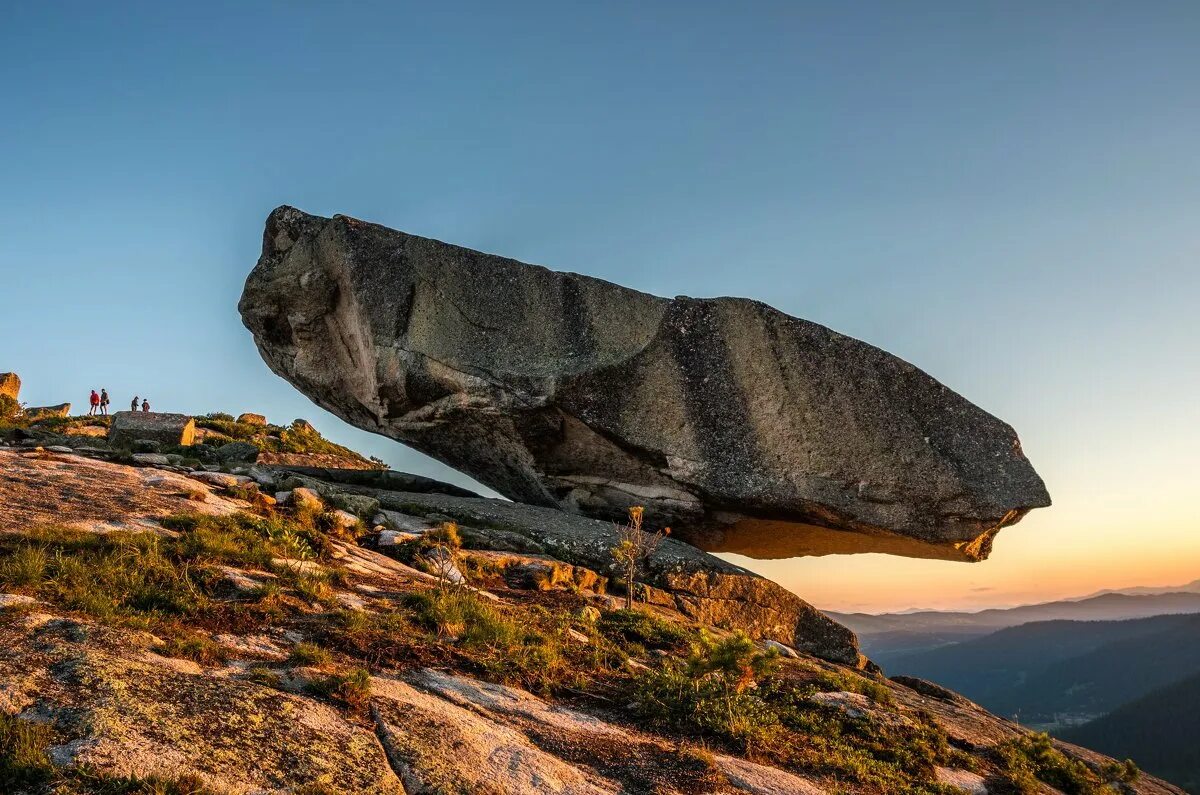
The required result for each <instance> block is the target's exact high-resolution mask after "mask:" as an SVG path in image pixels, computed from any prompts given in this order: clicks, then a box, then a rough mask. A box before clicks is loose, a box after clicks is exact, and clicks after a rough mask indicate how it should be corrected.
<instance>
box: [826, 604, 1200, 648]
mask: <svg viewBox="0 0 1200 795" xmlns="http://www.w3.org/2000/svg"><path fill="white" fill-rule="evenodd" d="M1189 585H1190V584H1189ZM1185 587H1187V586H1185ZM1188 613H1200V591H1196V592H1188V591H1183V592H1175V591H1172V592H1169V593H1147V594H1140V593H1139V594H1129V593H1115V592H1114V593H1106V594H1100V595H1097V596H1090V597H1083V598H1080V599H1067V600H1060V601H1055V602H1043V603H1041V604H1033V605H1022V606H1020V607H1011V608H992V609H988V610H980V611H977V612H965V611H938V610H924V611H919V612H914V613H885V614H882V615H870V614H867V613H828V615H829V616H830V617H831V618H833V619H834V620H836V621H838V622H840V623H842V624H843V625H845V626H848V627H850V629H852V630H854V632H855V633H857V634H858V636H859V639H860V640H861V641H862V645H863V650H864V651H865V652H866V653H867V654H868V655H870V656H872V657H874V658H879V657H881V656H882V657H888V656H892V655H895V654H900V653H909V652H918V651H923V650H925V649H932V648H937V647H939V646H944V645H947V644H950V643H960V642H963V641H966V640H970V639H971V638H974V637H981V636H983V635H986V634H989V633H991V632H995V631H996V630H999V629H1004V628H1006V627H1014V626H1019V625H1021V624H1028V623H1031V622H1035V621H1063V620H1065V621H1124V620H1128V619H1135V618H1149V617H1151V616H1159V615H1179V614H1188ZM881 664H882V663H881ZM885 667H886V666H885Z"/></svg>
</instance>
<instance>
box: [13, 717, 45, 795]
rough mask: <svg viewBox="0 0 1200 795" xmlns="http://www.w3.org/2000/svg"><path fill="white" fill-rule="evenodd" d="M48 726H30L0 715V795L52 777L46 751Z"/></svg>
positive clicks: (31, 785)
mask: <svg viewBox="0 0 1200 795" xmlns="http://www.w3.org/2000/svg"><path fill="white" fill-rule="evenodd" d="M50 743H51V732H50V728H49V727H48V726H44V725H41V724H36V723H30V722H29V721H24V720H20V719H19V718H16V717H14V716H11V715H7V714H4V713H2V712H0V792H16V791H18V790H20V789H22V788H26V787H29V788H33V787H39V786H41V785H42V784H44V783H45V782H47V781H49V780H50V778H51V776H53V774H54V766H53V765H52V764H51V763H50V757H49V756H47V754H46V751H47V749H48V748H49V747H50Z"/></svg>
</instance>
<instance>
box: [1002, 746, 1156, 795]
mask: <svg viewBox="0 0 1200 795" xmlns="http://www.w3.org/2000/svg"><path fill="white" fill-rule="evenodd" d="M993 755H994V757H995V758H996V760H997V761H998V762H999V767H1000V768H1001V770H1002V771H1003V772H1004V775H1005V777H1006V778H1007V779H1008V783H1009V784H1010V785H1011V786H1012V787H1013V788H1014V789H1015V790H1016V791H1017V792H1019V793H1022V795H1025V793H1035V792H1038V791H1040V789H1041V788H1040V786H1039V784H1038V782H1042V783H1044V784H1049V785H1050V786H1051V787H1054V788H1055V789H1059V790H1062V791H1063V792H1065V793H1066V794H1067V795H1101V793H1108V792H1111V791H1112V788H1111V787H1110V786H1108V785H1109V784H1119V783H1130V782H1132V781H1135V780H1136V779H1137V778H1138V776H1139V775H1140V774H1141V771H1140V770H1138V767H1137V765H1135V764H1134V763H1133V762H1131V761H1128V760H1127V761H1126V762H1124V763H1117V762H1114V763H1111V764H1109V765H1106V766H1104V767H1103V768H1102V769H1101V770H1100V771H1099V772H1097V771H1094V770H1092V769H1091V768H1090V767H1088V766H1087V764H1085V763H1084V762H1081V761H1079V760H1078V759H1072V758H1071V757H1069V756H1067V755H1066V754H1064V753H1063V752H1062V751H1059V750H1058V749H1057V748H1055V747H1054V741H1053V740H1052V739H1051V738H1050V736H1049V735H1047V734H1027V735H1023V736H1021V737H1018V738H1016V739H1013V740H1009V741H1007V742H1004V743H1001V744H1000V745H997V746H996V747H995V748H994V749H993Z"/></svg>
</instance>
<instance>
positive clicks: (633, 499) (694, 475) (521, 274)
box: [240, 207, 1049, 559]
mask: <svg viewBox="0 0 1200 795" xmlns="http://www.w3.org/2000/svg"><path fill="white" fill-rule="evenodd" d="M240 310H241V314H242V319H243V322H244V323H245V324H246V326H247V327H248V328H249V329H250V330H251V331H252V332H253V334H254V337H255V341H256V343H257V344H258V348H259V351H260V352H261V354H262V356H263V358H264V359H265V360H266V361H267V363H268V364H269V365H270V366H271V368H272V369H273V370H275V372H277V373H278V374H280V375H281V376H283V377H284V378H286V379H288V380H289V381H291V382H292V383H293V384H294V385H295V386H296V387H297V388H299V389H300V390H301V391H302V392H304V393H305V394H307V395H308V396H309V397H310V398H312V399H313V400H314V401H315V402H316V403H317V404H318V405H321V406H323V407H325V408H327V409H329V410H330V411H332V412H334V413H335V414H338V415H339V416H341V417H342V418H343V419H345V420H347V421H348V422H350V423H352V424H354V425H357V426H359V427H361V428H365V429H368V430H371V431H375V432H377V433H381V434H384V435H387V436H390V437H392V438H394V439H398V440H400V441H403V442H405V443H406V444H409V445H411V446H412V447H415V448H416V449H418V450H421V451H422V452H424V453H427V454H429V455H432V456H434V457H436V458H438V459H440V460H441V461H444V462H446V463H447V464H449V465H451V466H454V467H457V468H458V469H461V470H463V471H464V472H467V473H469V474H471V475H472V476H473V477H475V478H477V479H478V480H480V481H481V482H483V483H485V484H487V485H488V486H491V487H492V488H494V489H496V490H497V491H499V492H501V493H502V494H504V495H506V496H508V497H510V498H512V499H514V500H519V501H521V502H525V503H529V504H534V505H545V506H554V507H558V508H561V509H565V510H568V511H572V512H577V513H583V514H587V515H590V516H595V517H599V518H608V519H613V518H617V517H620V516H621V515H623V513H624V511H625V509H626V508H627V507H628V506H630V505H635V504H640V505H645V506H646V509H647V516H648V517H650V518H651V519H652V520H653V521H655V522H657V523H659V524H660V525H661V524H667V523H669V524H672V525H673V526H675V527H676V528H677V530H679V529H694V528H707V532H703V533H700V532H693V534H692V535H691V536H690V537H689V538H688V540H691V541H694V542H695V543H697V544H699V545H701V546H703V547H705V548H708V549H717V550H720V549H727V550H737V551H740V552H743V553H744V554H752V555H753V554H757V555H760V556H764V557H776V556H785V555H790V554H797V553H800V554H825V553H828V552H849V551H875V550H877V549H878V550H879V551H886V552H892V553H895V554H907V555H916V556H933V557H952V558H953V557H957V558H963V559H980V558H982V557H986V555H987V553H988V551H989V548H990V543H991V539H992V537H993V536H994V534H995V533H996V532H997V531H998V530H999V529H1000V528H1001V527H1004V526H1005V525H1008V524H1012V523H1013V522H1015V521H1017V520H1019V519H1020V518H1021V517H1022V516H1023V515H1024V514H1025V513H1026V512H1028V511H1029V510H1030V509H1032V508H1036V507H1040V506H1045V505H1048V504H1049V496H1048V494H1047V492H1046V489H1045V486H1044V485H1043V484H1042V481H1041V479H1040V478H1039V477H1038V475H1037V473H1036V472H1034V470H1033V468H1032V466H1030V464H1029V462H1028V461H1027V460H1026V458H1025V456H1024V455H1023V454H1022V452H1021V448H1020V444H1019V442H1018V440H1017V436H1016V434H1015V432H1014V431H1013V430H1012V428H1010V427H1009V426H1008V425H1006V424H1005V423H1003V422H1001V421H1000V420H998V419H996V418H995V417H992V416H991V415H989V414H987V413H986V412H984V411H983V410H982V409H980V408H978V407H976V406H974V405H973V404H971V403H970V402H968V401H967V400H966V399H964V398H962V397H960V396H959V395H957V394H955V393H954V392H952V391H951V390H950V389H948V388H946V387H945V386H943V385H942V384H940V383H938V382H937V381H935V380H934V379H933V378H931V377H930V376H928V375H926V374H925V373H923V372H922V371H920V370H918V369H917V368H916V367H913V366H912V365H910V364H908V363H906V362H904V361H902V360H900V359H898V358H896V357H894V356H892V355H890V354H888V353H886V352H884V351H882V350H880V349H878V348H875V347H872V346H871V345H868V344H866V343H863V342H859V341H857V340H854V339H851V338H849V337H845V336H843V335H841V334H837V333H835V332H833V331H831V330H829V329H827V328H825V327H823V326H819V325H817V324H815V323H810V322H807V321H804V320H800V319H798V318H794V317H790V316H788V315H785V314H783V313H782V312H779V311H777V310H775V309H772V308H771V307H769V306H766V305H764V304H761V303H758V302H756V301H750V300H745V299H735V298H717V299H692V298H686V297H680V298H676V299H674V300H667V299H663V298H658V297H655V296H651V295H646V294H644V293H639V292H636V291H634V290H629V289H626V288H623V287H620V286H617V285H614V284H610V283H608V282H604V281H601V280H599V279H593V278H588V277H585V276H580V275H577V274H571V273H559V272H555V271H551V270H547V269H545V268H541V267H537V266H532V265H526V264H523V263H520V262H516V261H514V260H510V259H505V258H502V257H497V256H492V255H488V254H482V253H479V252H477V251H471V250H469V249H465V248H459V247H457V246H452V245H448V244H445V243H441V242H438V241H435V240H429V239H425V238H420V237H415V236H412V235H407V234H404V233H402V232H397V231H393V230H390V229H387V228H385V227H382V226H377V225H374V224H368V223H364V222H362V221H357V220H355V219H352V218H347V217H345V216H335V217H334V218H332V219H329V218H320V217H316V216H311V215H307V214H305V213H303V212H300V211H299V210H296V209H294V208H291V207H281V208H279V209H277V210H275V211H274V212H273V213H272V214H271V216H270V218H269V219H268V220H267V228H266V234H265V236H264V243H263V252H262V256H261V258H260V259H259V261H258V264H257V266H256V267H255V268H254V271H253V272H252V273H251V274H250V277H249V279H248V280H247V283H246V288H245V291H244V293H243V295H242V299H241V303H240ZM681 525H682V528H681V527H680V526H681ZM845 531H851V532H845ZM793 541H794V542H795V543H793Z"/></svg>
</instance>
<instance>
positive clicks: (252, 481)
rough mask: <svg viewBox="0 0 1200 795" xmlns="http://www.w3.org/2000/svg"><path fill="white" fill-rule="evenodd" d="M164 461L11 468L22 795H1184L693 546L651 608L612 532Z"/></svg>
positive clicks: (536, 515) (11, 578)
mask: <svg viewBox="0 0 1200 795" xmlns="http://www.w3.org/2000/svg"><path fill="white" fill-rule="evenodd" d="M226 443H228V442H226ZM141 456H142V457H141V458H140V459H137V460H135V459H133V458H127V457H126V458H121V456H119V455H114V454H112V453H111V452H105V451H102V450H99V449H96V450H94V451H87V450H85V451H84V452H83V453H82V454H80V452H79V451H77V450H76V451H71V450H67V449H63V450H48V449H46V448H45V447H42V448H41V449H38V448H37V447H35V446H33V443H32V442H28V443H27V446H25V447H21V448H18V447H9V448H0V506H3V513H2V514H0V594H2V595H0V791H3V792H11V793H29V794H30V795H33V794H34V793H39V794H40V793H51V792H56V793H139V792H140V793H193V794H194V795H198V794H199V793H285V792H289V793H308V794H309V795H314V794H316V793H410V794H415V793H480V794H484V793H486V794H489V795H490V794H492V793H497V794H498V793H541V792H550V793H555V792H557V793H660V794H665V793H714V794H715V793H739V792H740V793H758V794H759V795H776V794H782V793H806V794H807V793H847V794H849V793H864V794H865V793H961V792H969V793H984V792H991V793H1011V792H1020V793H1033V792H1038V793H1055V792H1063V793H1100V792H1136V793H1179V792H1180V790H1178V789H1175V788H1173V787H1171V786H1169V785H1167V784H1165V783H1163V782H1160V781H1158V780H1155V779H1154V778H1152V777H1150V776H1147V775H1145V774H1140V773H1138V772H1137V771H1136V769H1134V768H1132V767H1130V766H1126V765H1121V764H1117V763H1116V762H1114V761H1113V760H1109V759H1106V758H1104V757H1101V756H1099V755H1097V754H1093V753H1091V752H1088V751H1085V750H1083V749H1079V748H1075V747H1072V746H1068V745H1065V744H1063V743H1058V742H1053V741H1050V740H1049V739H1048V738H1045V737H1043V736H1039V735H1035V734H1032V733H1030V732H1028V731H1026V730H1024V729H1022V728H1020V727H1018V726H1016V725H1015V724H1012V723H1010V722H1008V721H1004V720H1001V719H999V718H997V717H995V716H993V715H990V714H988V713H987V712H985V711H984V710H982V709H981V708H979V707H978V706H976V705H974V704H972V703H970V702H968V701H966V700H965V699H963V698H961V697H959V696H956V695H955V694H953V693H950V692H948V691H945V690H943V689H941V688H939V687H937V686H936V685H934V684H931V683H927V682H922V681H919V680H908V679H901V680H899V681H893V680H889V679H887V678H886V677H885V676H883V674H882V673H881V672H878V671H877V670H876V669H875V668H874V666H872V665H871V664H870V663H869V662H867V661H865V660H864V659H862V658H861V657H860V656H859V655H858V654H857V651H856V649H855V646H854V642H853V636H852V635H848V633H846V631H845V630H844V629H842V628H841V627H840V626H839V625H837V624H834V623H833V622H831V621H828V619H824V617H822V616H821V615H820V614H819V613H817V612H816V611H815V610H812V608H811V607H809V606H807V605H806V604H804V603H803V602H802V601H801V600H799V599H798V598H796V597H794V596H791V595H790V594H788V593H787V592H786V591H783V590H782V589H779V588H778V586H774V584H772V583H769V582H768V581H766V580H763V579H762V578H757V577H755V576H754V575H752V574H750V573H749V572H745V571H743V570H741V569H738V568H737V567H733V566H729V565H728V564H725V563H723V562H721V561H718V560H717V559H715V558H711V557H710V556H707V555H705V554H704V553H701V552H699V551H697V550H692V549H691V548H690V547H686V545H682V544H680V545H678V546H677V547H675V546H670V545H667V546H665V547H664V548H663V549H661V550H660V551H659V552H658V553H656V557H655V558H653V559H652V560H651V561H650V562H649V565H648V566H647V567H646V569H645V572H644V574H643V576H642V577H641V579H643V580H644V582H642V583H640V585H639V587H638V590H637V593H638V595H639V603H638V604H637V606H636V609H635V610H632V611H629V610H625V609H623V608H624V599H623V589H624V583H623V582H621V580H620V578H619V576H618V574H617V572H616V571H615V570H614V568H613V566H612V559H611V546H612V544H613V543H614V539H613V538H612V537H611V536H610V535H605V532H608V533H611V532H613V531H612V525H609V524H606V523H603V522H595V523H594V524H586V523H592V522H593V521H594V520H589V519H584V518H581V517H572V516H568V515H566V514H563V513H561V512H558V511H553V510H550V509H538V508H530V507H528V506H514V505H513V504H511V503H505V502H503V501H496V500H484V499H480V498H475V497H471V496H469V495H468V494H466V493H463V492H462V491H461V490H455V489H453V487H445V488H444V489H442V488H439V486H438V485H437V484H433V483H432V482H430V481H425V480H424V479H419V478H407V476H403V475H400V474H399V473H388V474H386V475H385V474H379V475H376V476H364V475H359V476H352V475H346V474H344V473H340V472H338V471H335V470H324V471H320V470H315V469H304V470H299V469H295V468H292V469H289V468H287V466H286V465H271V466H267V465H264V464H255V463H250V462H241V463H239V462H222V463H219V464H209V465H208V466H207V468H206V467H205V466H203V465H202V464H201V463H200V462H199V461H187V460H184V459H182V458H178V459H174V460H171V459H168V458H167V457H166V455H164V454H162V453H144V454H141ZM112 459H119V460H112ZM276 463H277V464H278V462H276ZM318 475H319V476H318ZM405 489H412V490H405ZM439 490H440V491H446V492H450V493H438V492H439ZM602 528H606V530H603V531H602ZM647 602H648V603H647ZM798 647H799V648H798Z"/></svg>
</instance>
